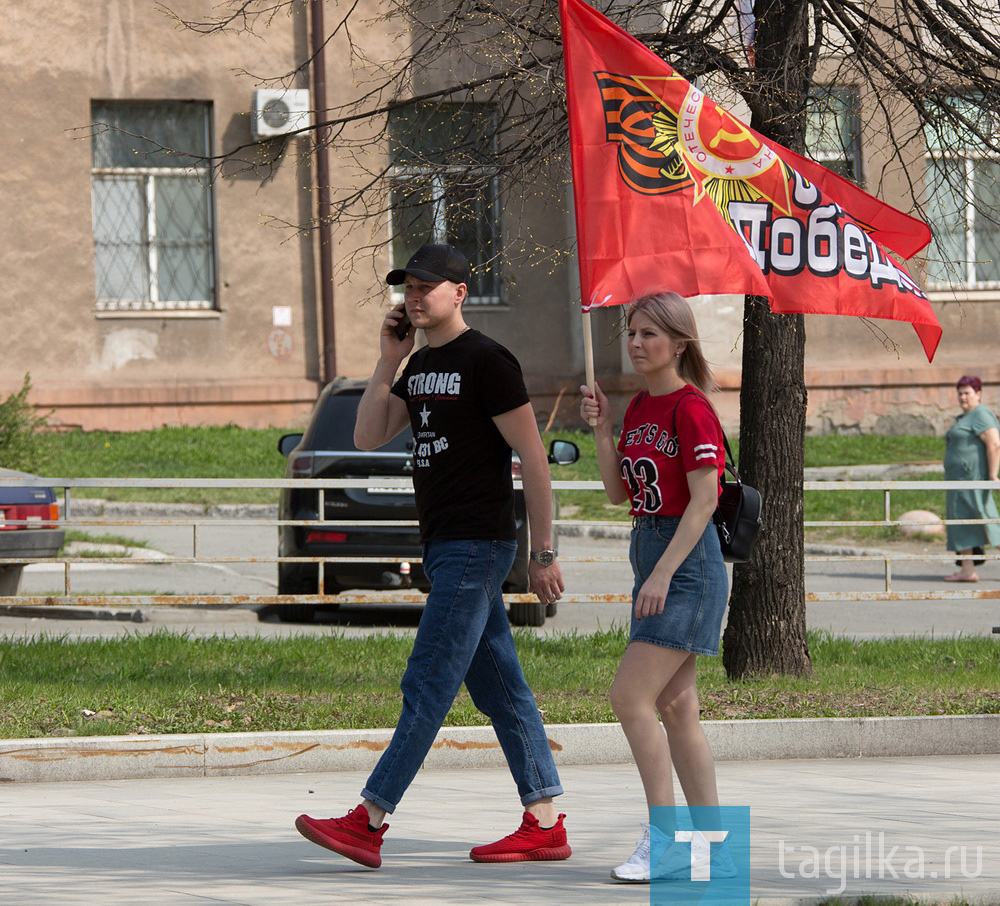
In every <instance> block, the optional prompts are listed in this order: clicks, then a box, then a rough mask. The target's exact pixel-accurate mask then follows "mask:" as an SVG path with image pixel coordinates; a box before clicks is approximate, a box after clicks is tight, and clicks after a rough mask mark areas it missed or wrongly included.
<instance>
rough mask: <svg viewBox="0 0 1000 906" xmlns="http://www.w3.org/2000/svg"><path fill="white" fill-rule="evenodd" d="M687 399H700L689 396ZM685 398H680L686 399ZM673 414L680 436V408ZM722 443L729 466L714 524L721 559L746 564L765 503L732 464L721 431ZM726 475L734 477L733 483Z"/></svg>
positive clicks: (722, 485)
mask: <svg viewBox="0 0 1000 906" xmlns="http://www.w3.org/2000/svg"><path fill="white" fill-rule="evenodd" d="M686 396H701V394H700V393H688V394H686ZM683 398H684V397H681V399H683ZM678 406H680V400H678V401H677V406H675V407H674V412H673V419H674V424H673V434H674V437H675V438H676V437H677V407H678ZM720 430H721V428H720ZM722 443H723V444H724V445H725V447H726V467H725V469H723V472H722V475H720V476H719V485H720V491H719V505H718V506H717V507H716V509H715V512H714V513H713V514H712V521H713V522H714V523H715V528H716V530H717V531H718V533H719V547H721V548H722V559H723V560H725V561H726V562H727V563H746V562H747V560H749V559H750V557H751V555H752V554H753V548H754V545H755V544H756V543H757V535H758V533H759V532H760V522H761V518H762V515H763V500H762V499H761V496H760V491H758V490H757V489H756V488H752V487H750V485H748V484H746V482H744V481H743V479H742V478H740V473H739V472H738V471H737V469H736V466H735V465H733V459H734V457H733V451H732V450H730V449H729V439H728V438H727V437H726V432H725V431H723V432H722ZM727 473H728V474H729V475H732V479H731V480H730V479H729V478H728V477H727Z"/></svg>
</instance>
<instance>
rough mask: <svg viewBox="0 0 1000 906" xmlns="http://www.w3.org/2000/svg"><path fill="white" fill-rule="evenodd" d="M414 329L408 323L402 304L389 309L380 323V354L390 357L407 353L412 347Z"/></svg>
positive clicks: (408, 319)
mask: <svg viewBox="0 0 1000 906" xmlns="http://www.w3.org/2000/svg"><path fill="white" fill-rule="evenodd" d="M415 334H416V330H415V329H414V328H413V325H412V324H411V323H410V318H409V316H408V315H407V314H406V309H405V308H404V307H403V306H402V305H397V306H396V307H395V308H391V309H389V311H388V312H386V315H385V321H384V322H383V323H382V333H381V349H382V355H384V356H389V357H390V358H393V359H395V358H398V357H399V356H406V355H409V352H410V350H411V349H412V348H413V343H414V339H415V336H414V335H415Z"/></svg>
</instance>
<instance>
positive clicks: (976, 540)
mask: <svg viewBox="0 0 1000 906" xmlns="http://www.w3.org/2000/svg"><path fill="white" fill-rule="evenodd" d="M955 386H956V388H957V390H958V405H959V406H960V407H961V409H962V414H961V415H960V416H958V418H956V419H955V424H954V425H952V427H951V428H950V429H949V430H948V433H947V434H946V435H945V453H944V477H945V480H946V481H997V470H998V468H1000V422H998V421H997V417H996V416H995V415H994V414H993V413H992V412H991V411H990V410H989V409H987V408H986V407H985V406H984V405H982V398H983V385H982V382H981V381H980V380H979V378H978V377H973V376H971V375H965V376H964V377H961V378H959V380H958V383H957V384H956V385H955ZM945 496H946V498H947V518H948V519H998V518H1000V514H998V513H997V505H996V503H995V502H994V500H993V492H992V491H990V490H975V491H974V490H961V491H948V492H947V493H946V495H945ZM947 529H948V550H950V551H955V552H956V553H957V554H958V561H957V562H958V564H959V566H960V567H961V568H960V569H959V571H958V572H957V573H955V574H954V575H951V576H945V577H944V579H945V582H978V581H979V576H978V575H977V573H976V571H975V562H974V561H973V554H981V553H982V551H983V548H985V547H986V546H987V545H991V546H994V547H995V546H997V545H1000V524H998V523H993V524H988V525H949V526H948V527H947ZM980 562H981V561H980Z"/></svg>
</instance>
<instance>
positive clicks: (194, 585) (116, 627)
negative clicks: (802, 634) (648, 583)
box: [0, 525, 1000, 641]
mask: <svg viewBox="0 0 1000 906" xmlns="http://www.w3.org/2000/svg"><path fill="white" fill-rule="evenodd" d="M128 533H129V535H130V536H132V537H136V538H140V539H142V540H144V541H145V542H147V543H148V544H150V545H151V546H152V548H154V549H155V550H156V551H162V552H163V553H166V554H170V555H173V556H181V557H183V556H190V555H191V553H192V547H193V538H192V530H191V528H189V527H172V526H145V527H132V528H129V530H128ZM274 537H275V530H274V528H273V527H266V526H254V525H248V526H239V527H232V526H219V527H214V526H206V527H203V528H202V529H200V530H199V537H198V547H199V553H200V555H201V556H215V557H226V556H234V555H238V556H245V557H248V558H254V557H269V556H273V555H274V551H275V541H274ZM627 547H628V543H627V541H626V540H624V539H595V538H570V537H565V536H564V537H563V538H562V539H561V540H560V549H561V553H562V555H563V564H562V566H563V573H564V576H565V578H566V583H567V589H566V590H567V594H573V593H576V594H581V593H586V594H616V593H617V594H621V593H627V592H628V591H629V589H630V588H631V582H632V577H631V570H630V568H629V565H628V563H627V560H626V559H625V558H626V556H627ZM907 550H908V551H910V552H912V553H919V552H921V551H923V552H926V553H929V554H940V553H942V552H941V551H940V550H939V549H937V548H934V547H933V546H919V545H914V546H911V547H909V548H907ZM574 557H579V558H588V557H601V558H607V557H618V558H621V559H620V560H618V561H617V562H573V560H572V558H574ZM951 571H952V567H951V566H950V565H949V564H948V563H947V562H941V561H938V562H926V561H913V562H909V563H897V564H896V565H895V566H894V568H893V588H894V589H896V590H899V591H908V590H914V591H926V592H933V593H939V592H942V591H947V590H951V589H954V586H950V585H948V584H947V583H944V582H942V581H941V578H940V577H941V576H942V575H944V574H945V573H946V572H951ZM979 572H980V576H981V577H982V581H981V582H980V583H979V584H978V585H976V586H965V588H975V589H982V590H986V589H1000V561H991V562H989V563H987V564H986V565H985V566H983V567H981V568H980V570H979ZM71 578H72V590H73V591H74V592H77V593H119V594H122V593H131V594H268V593H271V592H275V591H276V590H277V582H276V577H275V566H274V564H273V563H266V562H253V561H252V560H251V561H250V562H245V563H235V564H206V565H192V564H175V565H164V566H156V565H148V564H144V563H143V562H142V560H141V559H136V558H133V559H131V560H129V561H127V562H123V563H121V564H117V563H116V564H88V563H83V564H79V565H75V566H74V567H73V568H72V573H71ZM62 585H63V579H62V570H61V567H59V566H58V565H47V564H38V565H33V566H30V567H28V568H27V569H26V571H25V576H24V581H23V583H22V589H21V593H22V594H33V595H34V594H39V595H40V594H51V593H56V594H59V593H61V590H62ZM806 587H807V591H810V592H813V591H817V592H819V591H834V590H841V589H849V590H852V591H853V590H857V591H874V590H878V589H880V588H882V587H884V565H883V564H882V562H881V561H875V562H839V563H829V562H812V563H809V564H807V577H806ZM420 610H421V608H420V606H419V605H402V606H391V607H390V606H386V605H382V604H380V605H372V606H367V607H365V606H360V607H357V606H356V607H343V608H341V609H340V610H339V611H335V612H334V611H331V612H321V613H320V614H318V616H317V620H316V621H315V622H314V623H313V624H311V625H308V624H283V623H279V622H277V620H276V619H274V618H271V619H269V620H267V621H264V622H262V621H260V620H258V617H257V614H256V612H255V611H253V610H251V609H249V608H226V609H210V608H195V607H185V608H176V607H155V608H149V607H144V608H141V616H142V622H132V621H130V620H127V619H125V618H126V617H129V616H135V613H134V610H130V611H123V610H121V609H119V610H117V611H116V610H115V609H114V608H109V609H108V610H107V611H106V612H104V613H102V614H101V616H104V617H115V616H117V617H118V619H110V618H105V619H87V620H80V619H52V618H47V617H44V616H37V615H35V616H24V615H21V616H13V615H5V614H0V633H3V634H16V635H20V634H37V633H42V632H44V633H56V634H64V633H65V634H69V635H72V636H107V635H116V634H123V633H129V632H145V631H151V630H154V629H157V628H165V627H169V628H171V629H175V630H178V631H186V632H191V633H196V634H201V633H211V634H214V633H224V634H228V633H260V634H262V635H288V634H291V633H296V632H320V633H322V632H329V631H331V629H336V630H337V631H338V632H345V633H347V634H363V633H368V632H373V631H386V630H389V629H392V630H395V631H401V632H412V631H414V629H415V627H416V625H417V621H418V620H419V616H420ZM627 618H628V605H624V604H604V603H601V604H597V603H580V604H578V603H567V602H562V603H561V604H560V606H559V612H558V614H557V615H556V616H555V617H553V618H550V619H549V620H547V621H546V624H545V626H544V627H543V628H540V629H538V630H536V631H538V632H546V633H548V632H572V631H578V632H581V633H589V632H593V631H595V630H597V629H601V628H605V629H606V628H608V627H609V626H611V625H612V623H615V622H624V621H625V620H627ZM806 620H807V624H808V626H809V627H810V628H813V629H828V630H830V631H832V632H834V633H837V634H843V635H851V636H855V637H857V638H869V637H876V636H885V635H911V634H919V635H936V636H944V635H955V634H957V633H963V634H971V635H988V634H990V633H991V630H992V627H993V626H995V625H1000V602H998V601H990V600H958V601H941V600H930V599H925V600H916V601H896V602H870V601H869V602H864V601H862V602H821V603H810V604H809V605H808V606H807V609H806ZM998 641H1000V636H998Z"/></svg>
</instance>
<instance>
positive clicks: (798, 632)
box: [722, 296, 812, 679]
mask: <svg viewBox="0 0 1000 906" xmlns="http://www.w3.org/2000/svg"><path fill="white" fill-rule="evenodd" d="M804 358H805V325H804V319H803V317H802V315H774V314H772V313H771V309H770V307H769V305H768V302H767V299H765V298H762V297H760V296H748V297H747V301H746V307H745V309H744V315H743V385H742V389H741V390H740V425H741V427H740V463H739V465H740V475H741V476H742V477H743V479H744V480H745V481H746V482H747V484H749V485H751V486H752V487H755V488H757V490H759V491H760V493H761V496H762V497H763V502H764V506H763V517H764V518H763V522H762V524H761V530H760V536H759V538H758V539H757V547H756V548H755V550H754V555H753V558H752V559H751V560H750V562H749V563H741V564H738V565H737V566H736V567H735V569H734V573H733V593H732V596H731V598H730V600H729V619H728V622H727V625H726V632H725V635H724V637H723V652H722V659H723V663H724V664H725V667H726V673H727V674H728V675H729V677H730V678H731V679H739V678H741V677H744V676H752V675H754V674H768V673H790V674H795V675H799V674H803V673H809V672H810V671H811V669H812V665H811V663H810V660H809V646H808V644H807V642H806V608H805V570H804V561H803V555H804V550H803V536H802V467H803V443H804V441H805V413H806V389H805V381H804V380H803V363H804Z"/></svg>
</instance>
